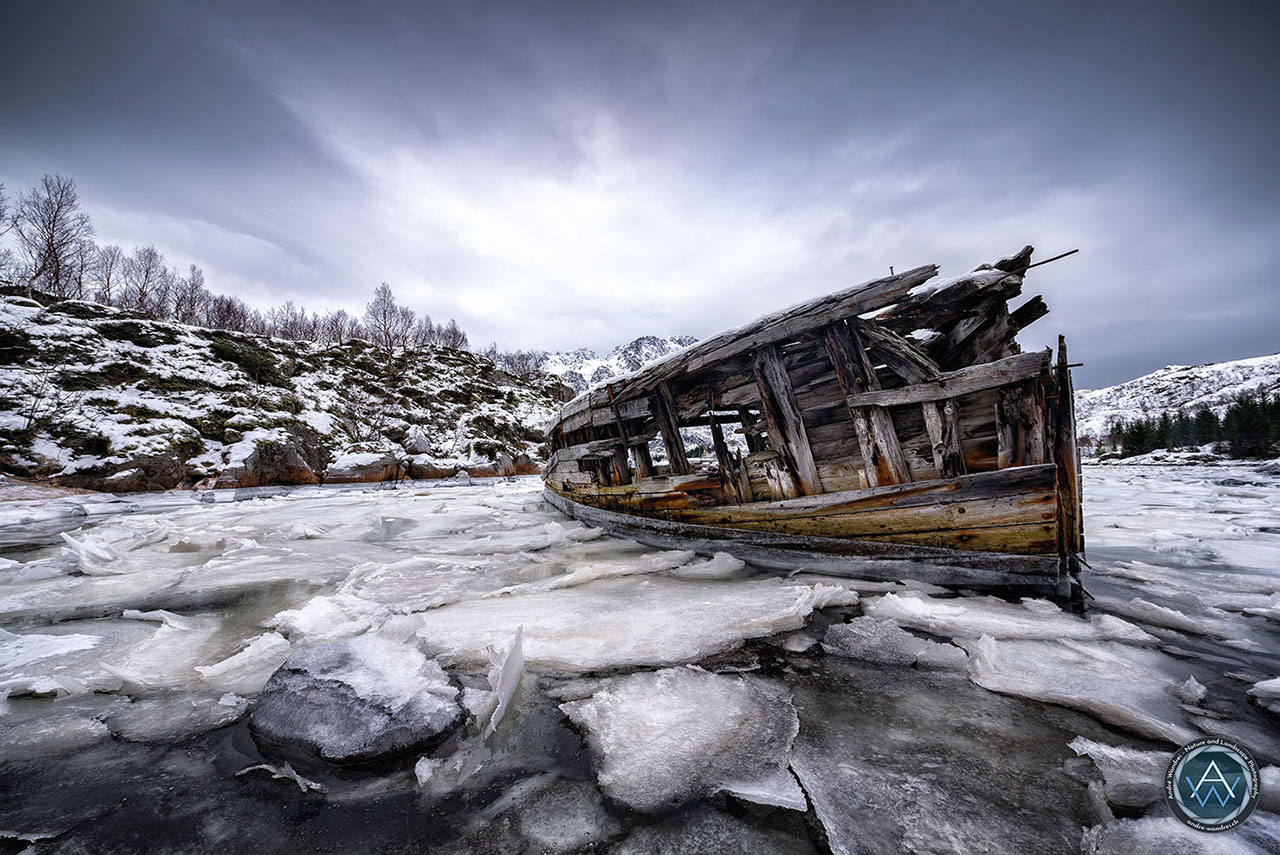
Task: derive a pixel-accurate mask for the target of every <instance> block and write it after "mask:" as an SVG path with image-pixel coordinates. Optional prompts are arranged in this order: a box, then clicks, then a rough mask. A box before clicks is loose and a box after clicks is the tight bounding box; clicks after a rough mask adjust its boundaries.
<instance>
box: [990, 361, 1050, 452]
mask: <svg viewBox="0 0 1280 855" xmlns="http://www.w3.org/2000/svg"><path fill="white" fill-rule="evenodd" d="M1044 410H1045V406H1044V388H1043V387H1042V386H1041V381H1040V379H1039V378H1037V379H1034V380H1028V381H1026V382H1024V383H1019V384H1017V385H1015V386H1005V387H1004V388H1002V389H1001V390H1000V397H999V402H998V403H997V405H996V441H997V452H998V457H997V464H996V465H997V466H998V467H999V468H1001V469H1007V468H1009V467H1010V466H1034V465H1036V464H1038V463H1044V461H1045V422H1044Z"/></svg>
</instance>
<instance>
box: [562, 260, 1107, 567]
mask: <svg viewBox="0 0 1280 855" xmlns="http://www.w3.org/2000/svg"><path fill="white" fill-rule="evenodd" d="M1030 258H1031V247H1027V248H1025V249H1024V250H1023V251H1022V252H1020V253H1018V254H1017V255H1015V256H1012V257H1009V258H1004V259H1001V260H1000V261H998V262H996V264H995V265H983V267H981V268H979V269H978V270H975V271H974V272H973V273H971V274H968V275H967V276H964V277H960V278H958V279H955V280H952V281H950V282H947V283H944V284H941V285H937V286H931V284H930V283H929V280H930V279H932V278H933V277H934V276H936V275H937V271H938V269H937V267H936V266H932V265H930V266H926V267H920V268H916V269H914V270H910V271H907V272H905V273H901V274H897V275H894V276H890V277H888V278H884V279H878V280H875V281H872V282H868V283H865V284H863V285H860V286H857V287H855V288H850V289H848V290H845V291H841V292H838V293H836V294H832V295H830V296H827V297H823V298H820V299H816V300H812V301H810V302H808V303H805V304H802V305H800V306H796V307H794V308H792V309H790V310H787V311H784V312H779V313H776V314H773V315H770V316H767V317H765V318H762V319H760V320H758V321H756V322H754V323H752V324H749V325H747V326H745V327H742V328H740V329H737V330H733V331H730V332H726V333H722V334H720V335H718V336H715V337H714V338H711V339H708V340H705V341H702V342H699V343H698V344H695V345H693V346H692V347H689V348H687V349H685V350H683V351H680V352H678V353H676V354H673V355H672V356H670V357H668V358H666V359H663V360H661V361H659V362H656V363H653V364H651V365H649V366H647V367H645V368H643V369H642V370H640V371H639V372H637V373H635V374H633V375H630V376H627V377H624V378H620V379H616V380H613V381H612V382H610V383H609V384H608V385H606V386H602V387H598V388H596V389H593V390H591V391H589V392H586V393H584V394H582V395H580V396H578V397H577V398H575V399H574V400H573V401H571V402H570V403H569V404H567V405H565V407H564V408H563V409H562V410H561V412H560V417H559V420H558V421H557V423H556V424H555V426H554V427H553V428H552V430H551V434H550V442H551V456H550V458H549V460H548V464H547V467H546V472H545V482H546V491H545V494H546V497H547V498H548V500H549V501H551V502H552V504H554V505H555V506H556V507H558V508H560V509H561V510H562V511H564V512H565V513H567V514H569V515H570V516H573V517H575V518H578V519H581V520H583V521H584V522H588V523H590V524H593V525H601V526H605V527H607V528H611V529H620V530H622V533H624V534H626V535H627V536H631V537H635V538H636V539H639V540H642V541H646V542H650V543H655V544H658V545H663V546H680V547H682V548H690V547H693V548H697V549H699V550H701V551H710V550H721V549H723V550H725V551H728V552H731V553H734V554H738V555H740V556H741V557H744V558H747V559H748V560H751V561H753V563H758V564H763V565H765V566H773V567H778V568H781V569H797V568H800V569H804V568H812V569H818V570H822V571H824V572H837V573H842V574H846V575H855V576H859V577H863V578H880V579H899V578H914V579H918V580H921V581H929V582H935V583H939V584H981V585H1023V584H1027V585H1037V586H1041V585H1046V584H1050V585H1057V586H1061V585H1062V584H1063V583H1064V582H1065V581H1066V580H1068V579H1069V578H1070V577H1072V576H1073V575H1074V574H1075V573H1076V571H1077V569H1078V562H1079V560H1080V557H1081V556H1082V553H1083V550H1084V535H1083V526H1082V516H1081V509H1080V480H1079V457H1078V453H1077V448H1076V436H1075V417H1074V413H1073V408H1072V392H1071V372H1070V366H1069V365H1068V362H1067V355H1066V345H1065V342H1064V340H1063V339H1062V338H1061V337H1059V339H1058V348H1057V352H1056V354H1055V353H1052V352H1050V351H1049V350H1047V349H1046V350H1044V351H1037V352H1030V353H1022V352H1021V351H1020V348H1019V346H1018V344H1017V343H1016V341H1015V336H1016V335H1017V333H1018V331H1019V330H1021V329H1022V328H1024V327H1025V326H1027V325H1028V324H1029V323H1031V322H1032V321H1035V320H1037V319H1038V318H1040V317H1042V316H1043V315H1044V314H1046V313H1047V312H1048V309H1047V307H1046V306H1045V304H1044V302H1043V300H1041V298H1040V297H1033V298H1031V299H1029V300H1027V301H1026V302H1024V303H1023V304H1022V305H1021V306H1019V307H1018V308H1016V309H1014V310H1013V311H1010V310H1009V307H1008V302H1009V300H1011V299H1012V298H1014V297H1017V296H1018V295H1019V294H1021V292H1022V285H1023V278H1024V274H1025V273H1026V271H1027V270H1028V269H1029V268H1031V267H1033V266H1036V265H1033V264H1031V262H1030ZM1050 260H1053V259H1050ZM1040 263H1041V264H1043V263H1045V262H1040ZM682 428H686V429H687V428H699V429H705V430H703V431H702V433H703V435H707V434H709V437H710V441H709V442H708V443H707V448H706V449H704V450H703V451H704V453H703V454H702V456H701V457H697V456H691V455H690V453H689V450H688V449H687V448H686V446H685V440H684V438H683V437H682V435H681V429H682ZM730 432H731V433H730ZM726 436H730V437H734V438H735V442H734V445H735V446H740V447H738V448H733V449H731V447H730V442H729V440H728V439H727V438H726ZM739 438H740V439H739ZM664 456H665V458H666V461H665V462H662V458H663V457H664ZM655 460H657V461H658V462H657V463H655ZM904 562H909V565H908V564H906V563H904Z"/></svg>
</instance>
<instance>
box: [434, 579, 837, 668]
mask: <svg viewBox="0 0 1280 855" xmlns="http://www.w3.org/2000/svg"><path fill="white" fill-rule="evenodd" d="M855 601H856V596H855V595H853V594H852V593H851V592H849V591H846V590H845V589H844V588H838V587H833V586H826V585H814V586H808V585H788V584H786V583H785V582H784V581H782V580H779V579H761V580H746V581H742V582H736V583H732V584H729V583H725V582H712V581H701V580H691V579H674V578H669V577H662V576H658V577H654V578H647V579H645V580H643V581H642V582H640V583H639V584H637V583H636V582H635V581H634V580H631V579H605V580H600V581H596V582H592V583H590V584H589V585H583V586H579V587H575V588H567V589H564V590H560V591H552V592H539V593H532V594H525V595H522V596H514V597H503V598H498V599H491V600H468V601H463V602H458V603H453V604H450V605H447V606H442V607H440V608H438V609H433V610H431V611H428V612H423V613H422V614H420V615H415V620H417V621H418V624H419V627H418V630H417V635H418V638H420V639H421V640H422V642H423V644H424V646H425V647H426V648H427V649H428V650H429V651H430V652H431V653H432V655H438V656H441V657H443V658H444V659H446V660H448V661H450V662H455V663H468V664H475V665H481V664H484V663H485V662H486V661H487V657H486V656H485V653H484V651H485V648H486V646H488V645H490V644H501V643H503V642H504V641H505V638H506V637H507V633H509V632H510V631H511V630H510V628H511V627H513V626H523V627H524V660H525V663H526V665H527V666H531V667H535V668H542V669H548V670H555V671H561V672H565V673H580V672H583V671H599V670H607V669H611V668H622V667H635V666H641V665H675V664H680V663H684V662H696V661H698V660H700V659H703V658H705V657H707V656H710V655H712V654H714V653H718V652H721V651H723V650H727V649H729V648H732V647H736V646H737V645H739V644H741V643H742V642H743V641H744V640H746V639H748V638H759V637H762V636H768V635H773V634H774V633H776V632H781V631H783V630H790V629H798V628H799V627H800V626H802V625H803V624H804V623H805V621H806V620H807V619H808V617H809V615H810V614H812V613H813V611H814V610H815V609H820V608H825V607H827V606H831V605H841V604H847V603H852V602H855Z"/></svg>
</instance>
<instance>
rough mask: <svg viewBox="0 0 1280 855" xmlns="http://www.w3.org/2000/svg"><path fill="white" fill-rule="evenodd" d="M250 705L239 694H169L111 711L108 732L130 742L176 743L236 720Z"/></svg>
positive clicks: (108, 716)
mask: <svg viewBox="0 0 1280 855" xmlns="http://www.w3.org/2000/svg"><path fill="white" fill-rule="evenodd" d="M248 709H249V702H248V701H246V700H245V699H244V698H242V697H239V696H238V695H232V694H226V695H223V696H222V697H221V698H219V697H217V696H215V695H205V694H201V695H193V694H188V693H186V692H181V693H169V694H163V695H157V696H154V697H146V698H142V699H140V700H133V701H131V702H130V703H127V704H122V705H120V706H117V707H114V708H112V710H111V712H110V713H108V714H107V716H106V718H105V720H106V723H107V725H108V726H109V727H110V728H111V732H112V733H114V734H115V735H116V736H117V737H119V738H121V739H126V740H128V741H130V742H178V741H181V740H183V739H187V738H189V737H192V736H196V735H198V734H201V733H207V732H208V731H210V730H214V729H216V728H219V727H225V726H226V725H228V724H231V723H232V722H235V721H239V720H240V718H241V717H242V716H243V715H244V714H245V713H246V712H248Z"/></svg>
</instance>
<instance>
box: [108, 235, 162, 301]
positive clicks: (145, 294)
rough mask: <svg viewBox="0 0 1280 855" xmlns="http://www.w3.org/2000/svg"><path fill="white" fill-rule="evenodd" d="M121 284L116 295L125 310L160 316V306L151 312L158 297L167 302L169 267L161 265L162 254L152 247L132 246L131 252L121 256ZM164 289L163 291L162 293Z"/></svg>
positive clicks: (159, 299)
mask: <svg viewBox="0 0 1280 855" xmlns="http://www.w3.org/2000/svg"><path fill="white" fill-rule="evenodd" d="M123 272H124V275H123V277H121V278H122V284H123V285H124V288H123V290H122V291H121V295H120V305H122V306H123V307H124V308H126V309H133V310H134V311H137V312H145V313H147V314H152V315H157V316H159V315H163V314H164V312H163V309H162V310H161V311H159V312H157V311H155V310H156V308H157V303H160V305H161V306H163V305H164V304H163V302H161V298H164V300H166V301H167V298H168V293H167V290H168V278H169V275H170V274H169V268H168V267H166V266H165V261H164V255H162V254H161V253H160V251H159V250H158V249H156V248H155V247H154V246H151V245H150V244H148V245H147V246H138V247H134V249H133V252H132V254H130V255H129V257H128V258H126V259H125V262H124V268H123ZM162 292H164V293H162Z"/></svg>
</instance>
